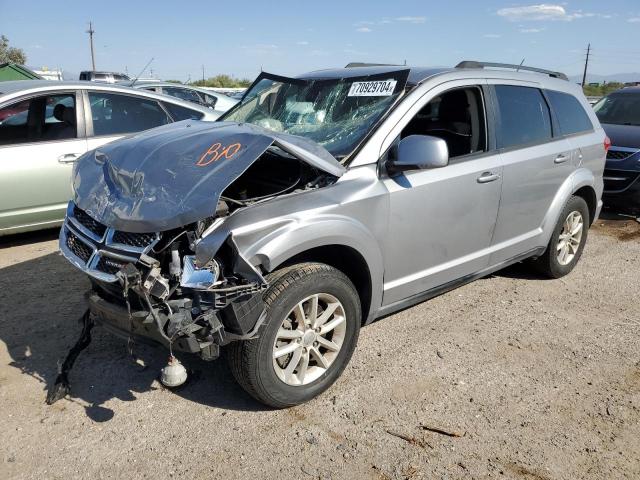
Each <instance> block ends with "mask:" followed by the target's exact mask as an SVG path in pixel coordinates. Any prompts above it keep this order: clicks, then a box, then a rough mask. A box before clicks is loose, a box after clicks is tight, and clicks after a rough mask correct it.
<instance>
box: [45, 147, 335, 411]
mask: <svg viewBox="0 0 640 480" xmlns="http://www.w3.org/2000/svg"><path fill="white" fill-rule="evenodd" d="M336 178H337V177H336V176H334V175H331V174H329V173H327V172H325V171H323V170H321V169H318V168H316V167H314V166H312V165H310V164H308V163H305V162H304V161H301V160H300V159H298V158H296V157H295V156H293V155H291V154H290V153H287V152H285V151H284V150H282V149H281V148H278V147H276V146H272V147H270V148H268V149H266V150H265V151H264V152H263V153H262V155H260V156H259V157H258V158H257V159H256V160H255V161H254V162H252V163H251V164H250V166H249V167H248V168H247V169H246V170H245V171H244V172H243V173H242V174H241V175H240V176H239V177H238V178H236V179H235V180H234V181H232V182H231V183H230V184H229V185H228V186H227V187H226V188H225V189H224V190H223V191H222V193H221V194H220V195H219V198H218V202H217V205H216V208H215V211H214V212H212V215H210V216H207V217H206V218H203V219H202V220H198V221H196V222H192V223H189V224H187V225H184V226H180V227H177V228H172V229H169V230H164V231H160V232H151V233H149V232H141V233H137V232H129V231H124V230H118V229H116V228H113V227H109V226H107V225H105V224H103V223H102V222H100V221H99V220H97V219H96V218H94V217H93V216H92V215H91V214H90V213H89V212H87V211H85V210H83V209H81V208H80V207H79V206H78V205H77V204H76V203H75V202H74V201H72V202H70V203H69V206H68V209H67V216H66V219H65V223H64V225H63V227H62V229H61V232H60V249H61V251H62V253H63V255H64V256H65V257H66V258H67V259H68V260H69V261H71V262H72V263H73V264H74V265H75V266H76V267H78V268H80V269H81V270H83V271H85V272H86V273H87V274H88V276H89V278H90V281H91V290H90V291H89V292H88V293H87V300H88V307H89V308H88V310H87V312H86V313H85V314H84V315H83V317H82V321H83V330H82V335H81V337H80V339H79V340H78V342H77V343H76V345H75V346H74V347H73V348H72V349H71V350H70V352H69V354H68V356H67V358H66V360H65V362H64V363H63V364H62V367H61V370H60V372H59V375H58V378H57V380H56V383H55V384H54V386H53V388H52V389H51V390H50V392H49V395H48V399H47V401H48V402H49V403H53V402H55V401H57V400H59V399H60V398H63V397H64V396H65V395H66V394H67V393H68V392H69V388H70V387H69V382H68V372H69V371H70V370H71V368H72V367H73V363H74V362H75V359H76V358H77V356H78V355H79V353H80V351H81V350H82V349H84V348H86V346H87V345H88V344H89V342H90V341H91V335H90V331H91V329H92V328H93V326H94V325H100V326H102V327H103V328H105V329H106V330H108V331H110V332H111V333H113V334H115V335H118V336H121V337H123V338H126V339H127V340H128V344H129V346H130V348H131V346H132V344H133V343H134V342H135V341H145V342H149V341H150V342H151V343H156V344H157V343H159V344H163V345H165V346H166V347H168V348H169V351H170V360H169V365H167V367H165V369H163V372H162V379H163V383H165V385H167V386H178V385H179V384H181V383H183V382H184V381H185V379H186V370H184V367H182V365H181V364H180V362H179V361H178V360H177V359H176V358H175V357H174V356H173V351H182V352H189V353H195V354H198V355H200V357H201V358H202V359H204V360H214V359H216V358H217V357H218V356H219V352H220V347H221V346H224V345H226V344H228V343H230V342H232V341H237V340H244V339H249V338H252V337H253V336H255V335H256V334H257V332H258V330H259V328H260V326H261V324H262V321H263V320H264V305H263V300H262V291H263V290H264V289H266V288H267V283H266V281H265V280H264V278H263V277H262V272H260V271H259V270H258V269H256V268H255V267H254V266H252V265H250V264H249V263H248V262H247V260H246V259H245V258H244V257H243V256H242V254H241V253H240V252H239V251H238V249H237V247H236V245H235V243H234V241H233V238H232V236H231V235H229V236H228V237H227V238H226V240H225V241H224V242H223V243H222V245H221V246H220V248H219V249H218V250H217V253H216V254H215V256H214V258H211V259H209V260H208V261H207V262H206V263H204V264H198V262H197V260H196V255H195V254H196V251H197V248H198V243H199V242H200V241H201V240H202V239H203V238H204V237H206V236H207V235H208V234H210V233H211V232H212V231H214V230H215V228H216V226H217V225H219V224H220V223H221V222H223V221H224V220H225V218H226V217H228V216H230V215H233V214H234V212H236V211H238V210H241V209H243V208H246V207H249V206H251V205H253V204H256V203H258V202H266V201H268V200H270V199H272V198H275V197H277V196H280V195H284V194H290V193H295V192H303V191H305V190H309V189H315V188H318V187H320V186H324V185H328V184H330V183H333V182H334V181H335V180H336ZM176 372H178V373H176Z"/></svg>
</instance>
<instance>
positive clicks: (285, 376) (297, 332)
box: [272, 293, 347, 386]
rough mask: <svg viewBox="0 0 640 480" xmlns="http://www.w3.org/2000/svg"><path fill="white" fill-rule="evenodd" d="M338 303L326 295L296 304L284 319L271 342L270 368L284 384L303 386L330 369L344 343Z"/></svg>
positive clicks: (342, 313) (344, 328) (341, 310)
mask: <svg viewBox="0 0 640 480" xmlns="http://www.w3.org/2000/svg"><path fill="white" fill-rule="evenodd" d="M346 320H347V319H346V315H345V311H344V307H343V306H342V303H340V301H339V300H338V299H337V298H336V297H334V296H333V295H330V294H328V293H317V294H314V295H310V296H308V297H306V298H304V299H303V300H302V301H300V302H298V303H297V304H296V305H295V306H294V307H293V308H292V309H291V311H290V312H289V313H288V314H287V315H286V316H285V318H284V319H283V321H282V323H281V324H280V328H279V329H278V332H277V333H276V338H275V341H274V343H273V350H272V357H273V368H274V370H275V372H276V375H277V376H278V378H280V380H282V381H283V382H284V383H286V384H287V385H295V386H299V385H307V384H309V383H311V382H313V381H314V380H317V379H318V378H319V377H320V376H322V375H323V374H324V373H325V372H326V371H327V370H328V369H329V367H331V365H332V364H333V362H334V361H335V360H336V358H337V357H338V354H339V353H340V350H341V349H342V345H343V343H344V339H345V335H346V331H347V321H346Z"/></svg>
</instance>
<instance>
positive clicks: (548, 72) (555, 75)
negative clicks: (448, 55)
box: [456, 60, 569, 80]
mask: <svg viewBox="0 0 640 480" xmlns="http://www.w3.org/2000/svg"><path fill="white" fill-rule="evenodd" d="M485 67H495V68H507V69H510V70H516V71H517V70H525V71H527V72H536V73H542V74H544V75H549V76H550V77H553V78H560V79H562V80H569V78H568V77H567V76H566V75H565V74H564V73H562V72H554V71H552V70H545V69H543V68H535V67H527V66H526V65H515V64H511V63H494V62H477V61H475V60H465V61H463V62H460V63H459V64H458V65H456V68H485Z"/></svg>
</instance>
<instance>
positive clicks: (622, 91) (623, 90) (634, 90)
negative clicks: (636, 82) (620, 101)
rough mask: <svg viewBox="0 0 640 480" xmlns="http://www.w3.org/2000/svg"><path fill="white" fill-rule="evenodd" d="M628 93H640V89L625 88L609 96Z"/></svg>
mask: <svg viewBox="0 0 640 480" xmlns="http://www.w3.org/2000/svg"><path fill="white" fill-rule="evenodd" d="M627 93H640V87H623V88H621V89H620V90H616V91H615V92H611V93H610V94H609V95H625V94H627Z"/></svg>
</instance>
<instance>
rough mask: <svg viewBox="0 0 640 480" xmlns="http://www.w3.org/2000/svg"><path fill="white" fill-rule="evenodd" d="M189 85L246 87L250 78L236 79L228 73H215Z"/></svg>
mask: <svg viewBox="0 0 640 480" xmlns="http://www.w3.org/2000/svg"><path fill="white" fill-rule="evenodd" d="M191 85H194V86H197V87H217V88H242V87H244V88H246V87H248V86H249V85H251V80H248V79H246V78H242V79H238V78H233V77H231V76H229V75H216V76H215V77H210V78H207V79H206V80H196V81H195V82H192V83H191Z"/></svg>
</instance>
